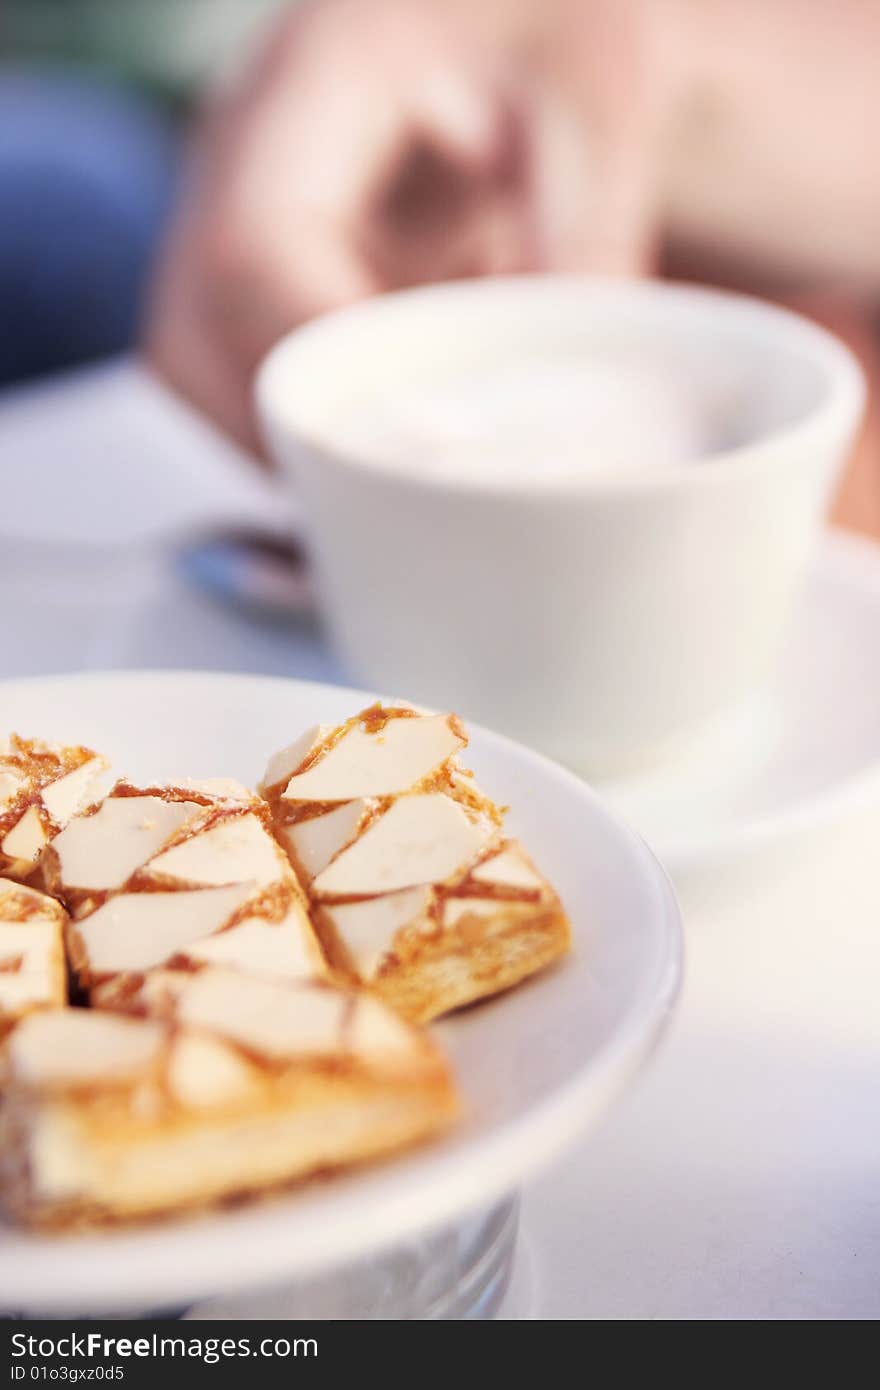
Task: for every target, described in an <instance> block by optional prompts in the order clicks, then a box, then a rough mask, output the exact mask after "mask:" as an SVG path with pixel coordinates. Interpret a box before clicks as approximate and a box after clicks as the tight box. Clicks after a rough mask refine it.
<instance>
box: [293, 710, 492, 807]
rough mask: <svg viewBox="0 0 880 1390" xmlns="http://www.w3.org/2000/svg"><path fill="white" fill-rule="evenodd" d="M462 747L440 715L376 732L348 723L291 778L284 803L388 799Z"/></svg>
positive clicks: (408, 720)
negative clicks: (320, 754) (325, 749)
mask: <svg viewBox="0 0 880 1390" xmlns="http://www.w3.org/2000/svg"><path fill="white" fill-rule="evenodd" d="M463 747H464V739H462V738H460V737H459V735H458V734H457V733H455V731H454V730H453V729H452V727H451V725H450V723H449V717H448V716H447V715H443V714H436V715H427V716H425V717H414V718H402V719H390V720H389V721H388V723H387V724H386V725H385V726H384V728H383V729H381V730H380V731H379V732H378V733H367V732H366V730H365V729H364V727H363V725H362V724H353V725H352V727H351V728H350V729H349V730H348V732H347V733H346V734H344V735H343V737H342V738H341V739H340V740H339V741H338V743H335V744H334V745H333V747H332V748H330V749H329V751H328V752H327V753H325V754H324V756H323V757H322V758H319V760H318V761H317V762H316V763H314V764H313V765H312V766H311V767H309V768H307V769H306V771H305V772H301V773H298V774H297V775H296V776H295V777H292V778H291V779H290V781H289V783H288V784H287V789H286V791H285V792H284V799H285V800H289V801H349V800H351V799H352V798H353V797H356V796H393V795H395V794H397V793H400V792H406V791H409V789H410V788H411V787H412V786H414V785H415V783H416V782H420V781H421V780H422V778H423V777H427V776H428V774H429V773H431V772H433V771H434V770H435V768H437V767H439V766H440V765H441V764H442V763H444V762H445V761H446V760H447V758H450V757H451V756H452V754H453V753H456V752H457V751H458V749H459V748H463Z"/></svg>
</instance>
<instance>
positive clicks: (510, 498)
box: [257, 276, 864, 775]
mask: <svg viewBox="0 0 880 1390" xmlns="http://www.w3.org/2000/svg"><path fill="white" fill-rule="evenodd" d="M630 349H631V350H632V351H633V352H634V353H635V352H637V353H638V354H639V357H640V360H642V361H644V360H645V358H646V355H647V358H648V359H650V357H651V355H652V354H653V355H656V358H657V361H658V362H660V363H663V364H665V366H666V367H667V368H668V367H669V366H670V364H671V365H672V366H673V367H674V369H675V370H676V371H677V372H678V373H680V374H682V375H683V377H684V379H686V380H687V381H688V382H689V383H690V386H691V387H692V389H693V391H694V393H695V399H696V400H697V401H698V402H700V409H701V411H702V412H703V414H704V416H705V418H707V419H711V418H713V417H716V418H715V423H716V425H717V428H718V437H719V438H720V439H722V440H724V441H726V446H725V447H722V448H721V449H720V450H718V451H716V452H713V453H712V454H711V455H710V456H707V457H704V458H701V459H699V460H696V461H694V460H691V461H687V462H682V463H669V462H668V461H666V462H663V463H661V464H657V465H655V466H652V457H651V455H652V450H651V446H650V442H647V443H646V446H645V466H644V468H639V467H636V468H627V469H625V470H618V471H614V470H611V471H603V470H601V469H599V470H598V471H597V470H596V469H595V468H588V469H585V470H584V471H583V472H580V473H579V472H577V471H575V472H572V470H571V468H570V467H567V468H566V469H564V470H562V471H560V472H558V473H557V472H555V471H554V468H553V459H552V457H551V458H549V459H547V458H544V459H542V460H540V466H538V465H539V461H538V460H536V467H535V469H534V471H532V472H530V471H528V470H525V471H524V470H523V469H522V467H518V468H517V469H516V470H515V472H514V473H513V474H511V476H505V475H504V474H503V473H498V472H497V471H495V472H492V473H491V474H489V473H483V472H481V471H480V469H479V468H475V469H474V470H473V471H472V472H470V473H468V474H466V475H465V474H462V473H461V471H460V470H459V471H455V470H450V472H449V474H448V475H444V473H443V471H442V469H440V470H438V469H437V468H436V467H434V468H432V469H431V470H430V472H426V471H424V470H420V469H419V466H418V460H417V459H414V460H412V463H411V466H408V467H403V468H402V467H400V464H399V461H397V462H395V463H390V462H389V461H387V460H383V459H382V458H381V457H375V456H369V455H367V456H364V455H363V452H362V451H355V450H352V448H351V447H350V446H345V447H341V446H340V444H339V442H338V441H339V435H340V421H345V420H347V419H349V418H352V419H356V418H357V414H358V412H362V411H363V409H364V408H365V406H366V405H370V404H371V403H372V404H375V402H376V401H378V400H382V399H384V400H388V401H393V400H394V399H395V398H397V397H398V393H406V392H413V391H424V390H425V388H426V387H430V385H431V383H432V382H437V381H445V382H448V381H450V380H452V379H455V378H456V376H458V377H459V378H460V377H461V376H463V375H466V374H468V373H476V372H481V371H485V370H486V368H487V365H489V366H494V365H496V364H498V363H515V362H520V361H522V360H524V359H525V360H527V359H529V358H531V359H533V360H534V359H546V358H548V357H554V358H559V357H561V356H564V355H567V354H571V355H574V356H577V357H578V358H579V359H581V358H585V359H589V358H590V357H592V358H593V359H594V360H596V361H604V360H606V359H607V358H608V357H609V356H612V357H613V356H614V354H617V355H618V356H621V355H622V356H625V354H626V353H627V351H629V350H630ZM863 397H864V386H863V381H862V377H861V373H860V370H859V368H858V366H857V364H856V362H855V360H854V358H853V357H852V355H851V354H850V353H849V352H848V350H847V349H846V348H845V347H843V345H842V344H840V343H839V342H838V341H837V340H836V339H834V338H833V337H831V336H830V335H829V334H828V333H826V332H824V331H823V330H822V329H820V328H818V327H816V326H815V325H814V324H812V323H809V322H808V321H807V320H805V319H802V318H799V317H798V316H796V315H794V314H791V313H789V312H787V311H785V310H782V309H778V308H775V307H771V306H770V305H766V304H764V303H761V302H759V301H757V300H752V299H748V298H744V297H742V296H738V295H731V294H726V293H721V292H717V291H711V290H704V289H699V288H691V287H685V286H677V285H669V284H663V283H651V282H643V283H624V282H603V281H596V280H593V279H590V278H587V277H581V276H530V277H519V278H512V279H493V280H483V281H473V282H467V283H461V284H454V285H438V286H432V287H429V288H425V289H418V290H412V291H406V292H403V293H399V294H392V295H387V296H382V297H379V298H376V299H372V300H368V301H365V302H363V303H360V304H358V305H356V306H354V307H352V308H349V309H344V310H342V311H339V312H337V313H334V314H331V315H328V316H327V317H325V318H323V319H320V320H317V321H315V322H313V323H311V324H309V325H308V326H307V327H305V328H302V329H300V330H298V331H297V332H295V333H292V334H291V335H290V336H289V337H287V338H285V339H284V340H283V341H282V342H281V343H279V344H278V345H277V347H275V348H274V349H273V351H272V352H271V353H270V354H269V356H268V358H267V359H266V361H265V362H264V363H263V365H262V367H261V369H260V372H259V375H258V379H257V400H258V408H259V413H260V416H261V420H262V423H263V427H264V429H265V433H266V437H267V439H268V441H269V444H270V447H271V450H272V452H273V454H274V456H275V458H276V460H277V461H278V463H279V465H280V467H281V469H282V472H283V473H284V474H285V475H289V477H290V479H291V481H292V484H293V485H294V486H295V488H296V492H297V495H298V497H299V498H300V500H301V502H302V505H303V508H304V511H305V515H306V518H307V523H308V528H309V535H310V542H311V549H312V554H313V557H314V562H315V567H316V577H317V581H318V588H319V594H320V597H321V601H322V604H323V611H324V614H325V616H326V620H327V623H328V626H329V631H330V634H331V637H332V640H333V642H334V644H335V646H336V648H337V649H338V651H339V653H340V655H341V657H342V660H343V662H344V663H345V665H346V667H347V669H348V670H349V672H350V673H351V676H352V678H353V679H355V680H357V681H358V682H360V683H361V684H365V685H367V686H370V687H372V688H374V689H378V690H384V691H390V692H396V693H398V694H400V695H404V696H406V697H408V698H410V699H413V700H415V701H417V702H420V703H424V704H427V705H432V706H439V707H449V708H454V709H456V710H458V711H460V712H461V713H462V714H464V715H466V716H469V717H471V718H474V719H478V720H480V721H482V722H485V723H487V724H490V725H492V726H493V727H495V728H497V729H500V730H503V731H506V732H508V733H510V734H511V735H513V736H515V737H517V738H519V739H521V740H523V741H524V742H526V743H529V744H532V745H533V746H535V747H538V748H541V749H543V750H544V751H546V752H548V753H549V754H550V755H551V756H554V757H557V758H559V759H560V760H562V761H565V762H567V763H570V764H572V765H574V766H577V767H579V768H580V769H581V770H583V771H586V772H589V773H593V774H598V775H603V774H607V773H611V772H617V771H622V770H625V769H628V768H631V767H637V766H639V765H641V764H643V763H646V762H650V761H653V760H654V759H656V758H658V757H662V756H663V755H664V754H669V753H671V752H673V751H674V750H676V749H677V748H678V747H679V746H680V744H681V743H682V741H683V740H687V739H689V738H691V737H692V736H694V735H697V734H699V733H700V732H701V731H704V730H705V729H706V728H708V727H711V725H712V724H713V722H714V721H716V720H717V719H718V718H719V717H722V716H724V714H725V712H727V711H729V710H730V709H731V708H733V707H734V706H735V705H736V703H737V702H739V701H741V700H742V699H743V697H744V696H745V695H746V694H747V693H748V692H749V691H751V690H752V689H753V688H754V687H755V686H756V684H757V683H759V682H760V680H761V677H762V674H763V673H764V672H765V671H766V669H767V666H768V663H769V662H770V661H771V660H772V657H773V655H774V652H775V650H776V647H777V641H778V639H779V637H780V635H781V632H782V629H783V626H784V623H785V619H786V616H787V614H788V612H789V608H790V605H791V602H792V598H793V596H794V594H795V592H796V589H797V585H798V582H799V580H800V579H801V577H802V576H803V574H804V571H805V567H806V563H807V560H808V557H809V553H810V548H811V546H812V544H813V541H814V538H815V535H816V531H817V528H818V527H819V525H820V522H821V519H822V516H823V514H824V512H825V509H826V506H827V503H828V500H829V496H830V494H831V491H832V488H833V485H834V482H835V479H836V478H837V475H838V471H839V469H840V466H841V464H842V462H843V460H844V459H845V457H846V453H847V450H848V449H849V447H850V444H851V441H852V438H853V433H854V431H855V429H856V426H857V424H858V421H859V418H860V414H861V411H862V405H863ZM636 408H637V405H636ZM347 433H348V437H350V434H351V431H350V430H349V431H348V432H347ZM551 433H552V432H551ZM334 439H335V442H334Z"/></svg>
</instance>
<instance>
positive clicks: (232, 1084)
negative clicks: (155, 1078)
mask: <svg viewBox="0 0 880 1390" xmlns="http://www.w3.org/2000/svg"><path fill="white" fill-rule="evenodd" d="M256 1080H257V1079H256V1076H255V1073H254V1069H253V1068H252V1067H251V1066H249V1065H248V1063H247V1062H246V1061H245V1059H244V1058H243V1057H240V1056H238V1055H237V1054H236V1053H235V1052H233V1051H232V1049H231V1048H229V1047H227V1046H226V1045H225V1044H224V1043H222V1042H219V1041H218V1040H217V1039H216V1038H207V1037H199V1036H198V1035H196V1034H184V1035H183V1036H182V1037H180V1038H178V1039H177V1040H176V1042H175V1043H174V1046H173V1048H172V1050H171V1056H170V1058H169V1060H168V1083H169V1086H170V1089H171V1092H172V1094H173V1096H174V1098H175V1100H177V1101H179V1102H180V1104H181V1105H186V1106H190V1107H192V1108H193V1109H199V1108H201V1107H202V1106H204V1107H206V1108H210V1107H213V1106H218V1105H226V1104H230V1103H233V1102H235V1101H240V1100H242V1099H244V1098H245V1097H247V1096H250V1095H253V1094H254V1092H255V1090H256V1089H257V1085H256Z"/></svg>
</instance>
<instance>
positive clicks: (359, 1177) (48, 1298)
mask: <svg viewBox="0 0 880 1390" xmlns="http://www.w3.org/2000/svg"><path fill="white" fill-rule="evenodd" d="M370 698H371V697H369V696H367V695H364V694H362V693H361V694H359V693H356V692H352V691H347V690H341V689H339V688H335V687H330V686H320V685H310V684H306V683H302V682H296V681H283V680H272V679H267V678H258V677H247V676H220V675H204V674H202V675H191V674H161V673H141V674H118V675H98V676H80V677H57V678H54V679H44V680H34V681H12V682H5V683H2V684H0V727H12V728H16V729H18V730H20V731H21V732H22V733H31V734H41V735H43V736H46V737H53V738H64V739H69V740H70V741H78V742H79V741H82V742H85V743H87V744H91V745H92V746H95V747H98V748H100V749H102V750H103V751H104V752H106V753H107V754H108V755H109V756H110V757H111V758H112V759H113V761H114V765H115V768H116V770H117V771H118V772H120V773H122V772H125V773H127V774H129V775H130V776H131V777H133V778H134V779H135V780H139V779H144V780H152V779H161V778H163V777H168V776H171V775H173V774H175V773H176V774H177V775H181V774H182V775H186V776H195V777H199V776H208V775H211V774H215V775H216V774H227V775H229V776H232V777H238V778H241V779H242V780H246V781H250V782H253V781H254V779H255V778H256V777H258V776H259V774H260V773H261V772H262V769H263V767H264V765H265V762H266V758H267V756H268V754H269V753H270V752H271V751H272V750H273V749H275V748H277V747H280V746H281V745H283V744H285V743H288V742H289V741H290V739H291V738H292V737H293V736H294V735H295V734H296V733H297V732H298V731H299V730H300V729H302V728H305V727H306V726H307V725H309V724H313V723H315V722H316V721H318V720H327V721H334V722H335V721H337V720H339V719H342V718H344V717H346V716H347V715H349V714H351V713H352V712H354V711H355V710H357V709H359V708H361V707H362V706H363V705H364V704H366V703H368V701H369V699H370ZM468 755H469V761H470V762H471V764H472V765H473V767H474V769H475V770H476V773H477V776H478V777H479V779H480V781H481V783H482V784H483V785H484V786H485V787H486V789H487V790H488V791H489V792H490V793H491V794H492V795H493V796H495V797H497V798H498V800H500V801H501V802H503V803H507V802H510V803H512V804H513V806H514V807H515V808H516V809H515V813H512V814H511V817H510V825H511V828H512V829H513V830H514V832H515V833H518V834H521V835H522V837H523V839H524V840H525V842H526V844H527V845H528V847H529V848H530V850H531V851H532V852H533V853H534V855H535V858H536V859H537V861H538V862H539V863H540V864H541V865H542V866H543V867H544V868H545V869H546V871H547V873H548V875H549V876H550V878H551V879H552V880H553V881H554V882H555V883H556V884H557V885H558V887H559V890H560V892H561V894H562V897H563V900H564V901H565V904H566V906H567V908H568V911H569V913H570V915H571V919H572V923H573V926H574V932H575V949H574V951H573V952H572V955H571V957H570V959H569V960H568V961H567V962H565V963H564V964H563V965H562V966H560V967H559V968H557V969H555V970H553V971H550V972H548V973H547V974H546V975H544V976H543V977H541V978H539V979H536V980H534V981H533V982H531V983H530V984H528V985H526V986H524V987H523V988H520V989H519V990H516V991H513V992H512V993H510V994H509V995H507V996H504V997H500V998H498V999H496V1000H493V1001H492V1002H490V1003H487V1004H485V1005H483V1006H481V1007H479V1008H474V1009H471V1010H467V1011H465V1012H463V1013H461V1014H459V1015H458V1016H456V1017H454V1018H451V1019H449V1020H447V1021H446V1022H444V1023H443V1024H442V1025H440V1026H439V1027H438V1028H437V1033H438V1035H439V1037H440V1038H441V1039H442V1041H443V1043H444V1044H445V1045H446V1047H447V1048H448V1049H449V1052H450V1054H451V1057H452V1060H453V1064H454V1066H455V1070H456V1074H457V1076H458V1079H459V1082H460V1085H461V1088H462V1091H463V1095H464V1100H465V1112H466V1113H465V1119H464V1122H463V1123H462V1124H461V1126H460V1127H459V1128H458V1129H457V1130H456V1131H455V1132H454V1133H453V1134H452V1135H450V1136H449V1138H448V1139H446V1140H444V1141H443V1142H441V1143H438V1144H436V1145H433V1146H429V1147H426V1148H424V1149H422V1150H420V1151H418V1152H414V1153H412V1154H410V1155H407V1156H405V1157H401V1158H399V1159H397V1160H395V1161H393V1162H390V1163H387V1164H376V1165H375V1166H372V1167H370V1168H369V1169H365V1170H363V1171H361V1172H359V1173H356V1174H352V1175H349V1176H339V1177H337V1178H334V1179H332V1180H327V1181H323V1182H316V1183H313V1184H311V1185H310V1186H307V1187H305V1188H303V1189H302V1190H300V1191H299V1192H294V1193H291V1194H289V1195H285V1196H281V1197H277V1198H274V1199H272V1200H268V1201H266V1202H264V1203H262V1204H259V1205H254V1206H250V1207H242V1208H240V1209H238V1210H235V1211H229V1212H225V1213H221V1214H217V1215H212V1216H204V1217H201V1218H196V1219H181V1220H175V1221H169V1222H164V1223H156V1224H153V1225H151V1226H144V1227H141V1228H140V1229H135V1230H120V1231H116V1232H111V1233H104V1234H97V1235H71V1236H66V1237H49V1236H34V1235H28V1234H26V1233H24V1232H21V1231H16V1230H10V1229H8V1228H6V1229H3V1230H0V1307H2V1308H5V1309H11V1310H16V1309H27V1310H28V1311H29V1312H31V1313H35V1312H40V1311H46V1312H64V1311H65V1310H67V1311H76V1312H79V1313H85V1312H88V1311H91V1310H94V1311H100V1312H108V1311H110V1310H120V1311H122V1310H128V1311H143V1310H149V1309H156V1308H163V1307H165V1308H167V1307H173V1306H175V1305H179V1304H183V1303H189V1302H192V1301H194V1300H195V1299H196V1298H203V1297H206V1296H208V1295H211V1294H220V1293H224V1292H230V1291H232V1290H236V1289H244V1288H246V1287H248V1286H249V1285H250V1286H253V1285H256V1284H259V1283H270V1282H271V1281H273V1280H278V1281H281V1280H284V1279H288V1278H292V1277H295V1276H297V1275H300V1274H305V1275H309V1274H311V1273H312V1272H317V1271H318V1270H319V1269H321V1268H322V1267H324V1268H326V1267H328V1266H331V1265H334V1264H337V1263H342V1262H344V1261H348V1260H351V1259H354V1258H356V1257H359V1256H360V1257H363V1256H365V1255H368V1254H370V1253H371V1252H373V1251H378V1250H380V1249H381V1248H382V1247H385V1246H387V1245H390V1244H392V1243H394V1242H396V1241H399V1240H403V1239H405V1238H407V1237H409V1236H411V1235H414V1234H416V1233H418V1232H420V1231H424V1230H426V1229H429V1228H430V1227H432V1226H439V1225H441V1224H442V1223H445V1222H452V1221H454V1220H455V1219H457V1218H458V1217H459V1216H463V1215H465V1214H466V1213H468V1212H470V1211H472V1210H474V1209H476V1208H478V1207H481V1206H488V1205H490V1204H491V1203H493V1202H495V1201H497V1200H499V1199H501V1198H503V1197H505V1196H507V1195H508V1194H509V1193H510V1192H512V1191H513V1190H514V1189H515V1188H516V1187H518V1186H519V1184H520V1183H522V1182H523V1181H524V1179H525V1178H527V1177H528V1176H529V1175H530V1174H532V1173H534V1172H535V1170H536V1169H537V1168H539V1167H540V1166H541V1165H543V1164H545V1163H546V1162H547V1161H548V1160H549V1159H550V1158H552V1157H553V1156H554V1155H556V1154H558V1153H559V1152H560V1150H561V1149H563V1148H564V1147H565V1146H566V1145H567V1144H569V1143H570V1142H571V1141H572V1139H573V1138H574V1137H575V1136H576V1135H577V1134H578V1133H579V1132H580V1131H581V1130H582V1129H583V1128H584V1126H585V1125H587V1124H588V1123H589V1122H590V1121H592V1120H593V1119H595V1117H596V1116H597V1115H598V1114H599V1113H600V1112H601V1111H602V1110H603V1109H604V1108H605V1106H606V1105H607V1104H608V1103H609V1101H610V1100H611V1099H612V1097H613V1096H614V1095H615V1094H616V1093H617V1092H618V1091H619V1090H620V1089H621V1088H622V1087H623V1086H624V1085H625V1084H626V1082H627V1081H628V1080H629V1079H630V1078H631V1076H632V1075H633V1073H634V1072H635V1070H636V1069H637V1067H638V1066H639V1065H640V1064H641V1063H642V1062H643V1061H644V1059H645V1058H646V1056H647V1055H648V1053H649V1051H650V1050H651V1048H652V1046H653V1044H654V1042H655V1040H656V1038H657V1036H658V1034H659V1032H660V1030H661V1027H662V1025H663V1023H664V1022H665V1020H666V1018H667V1016H668V1014H669V1011H670V1008H671V1006H672V1003H673V1001H674V999H675V995H676V992H677V989H678V984H679V978H680V973H681V933H680V924H679V918H678V911H677V908H676V905H675V900H674V898H673V895H672V892H671V889H670V887H669V884H668V880H667V879H666V877H665V875H664V873H663V871H662V870H661V869H660V867H659V865H658V864H657V862H656V860H655V859H654V858H653V856H652V855H651V854H650V852H649V851H648V850H647V849H646V848H645V846H644V845H643V844H642V843H641V842H640V841H639V840H638V839H637V838H636V837H635V836H633V835H632V834H631V833H630V832H629V831H627V830H625V829H624V828H623V827H621V826H620V825H618V823H617V822H616V821H614V820H613V819H612V818H611V817H610V816H609V815H608V813H607V812H606V811H605V809H604V808H603V806H602V805H601V803H600V802H599V800H598V798H597V797H596V796H595V794H594V793H593V792H592V791H590V790H589V789H588V788H587V787H586V786H584V784H583V783H582V782H581V781H580V780H579V779H578V778H577V777H575V776H573V775H572V774H570V773H568V772H565V771H563V770H562V769H561V768H559V767H556V766H555V765H554V764H552V763H550V762H547V761H545V760H544V759H543V758H540V757H538V756H537V755H536V754H534V753H530V752H528V751H527V750H526V749H523V748H520V747H518V746H517V745H516V744H513V743H510V742H508V741H507V740H505V739H502V738H498V737H497V736H495V735H493V734H489V733H486V732H484V731H482V730H474V736H473V743H472V745H471V748H470V749H469V750H468Z"/></svg>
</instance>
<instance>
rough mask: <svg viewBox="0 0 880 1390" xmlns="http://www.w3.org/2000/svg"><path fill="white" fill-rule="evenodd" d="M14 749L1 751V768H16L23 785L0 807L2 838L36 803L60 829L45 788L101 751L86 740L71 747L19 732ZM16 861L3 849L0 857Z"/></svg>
mask: <svg viewBox="0 0 880 1390" xmlns="http://www.w3.org/2000/svg"><path fill="white" fill-rule="evenodd" d="M9 741H10V745H11V751H10V752H9V753H0V772H12V773H14V774H15V775H16V776H18V777H21V778H22V786H21V787H20V788H19V789H18V791H16V792H15V793H14V794H13V796H12V799H11V800H10V802H9V803H8V805H6V806H4V808H3V810H2V811H0V840H2V839H3V838H4V836H5V835H6V834H7V832H8V831H10V830H11V829H12V828H13V826H15V825H17V824H18V822H19V821H20V820H21V818H22V816H25V815H27V812H28V811H29V810H30V808H31V806H36V808H37V811H38V813H39V816H40V821H41V823H42V825H43V827H44V829H45V828H46V827H49V828H50V830H51V829H60V827H58V826H56V824H55V822H54V821H53V820H52V817H51V816H50V815H49V812H48V810H47V809H46V807H45V805H44V803H43V800H42V792H43V790H44V788H46V787H49V786H51V785H52V783H53V782H57V781H59V780H60V779H61V778H62V777H66V776H67V774H68V773H69V772H76V770H77V768H79V767H82V765H83V764H84V763H87V762H90V761H91V759H92V758H95V757H97V756H98V755H97V754H96V753H95V752H94V751H93V750H92V749H91V748H86V747H84V746H83V745H82V744H72V745H71V746H69V747H61V746H59V747H57V748H53V747H50V746H49V745H48V744H45V743H42V742H41V741H40V740H39V739H24V738H21V737H20V736H19V735H18V734H10V735H9ZM3 860H5V861H6V862H12V856H10V855H3V854H2V853H0V861H3Z"/></svg>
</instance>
